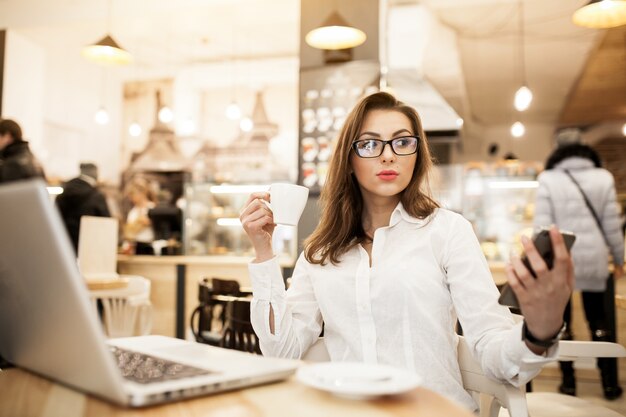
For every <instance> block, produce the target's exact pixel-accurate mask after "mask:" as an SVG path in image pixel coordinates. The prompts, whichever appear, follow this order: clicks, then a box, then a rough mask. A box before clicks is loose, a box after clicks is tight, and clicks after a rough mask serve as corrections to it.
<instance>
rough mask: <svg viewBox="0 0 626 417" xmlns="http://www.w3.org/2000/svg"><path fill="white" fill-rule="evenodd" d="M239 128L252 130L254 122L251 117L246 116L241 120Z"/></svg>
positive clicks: (246, 130)
mask: <svg viewBox="0 0 626 417" xmlns="http://www.w3.org/2000/svg"><path fill="white" fill-rule="evenodd" d="M239 128H240V129H241V130H242V131H244V132H250V131H252V129H253V128H254V122H253V121H252V119H251V118H249V117H244V118H243V119H241V121H240V122H239Z"/></svg>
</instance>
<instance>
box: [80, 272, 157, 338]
mask: <svg viewBox="0 0 626 417" xmlns="http://www.w3.org/2000/svg"><path fill="white" fill-rule="evenodd" d="M120 279H121V280H123V281H126V282H127V285H125V286H123V287H121V288H113V289H101V290H90V291H89V296H90V299H91V302H92V305H93V307H94V309H95V310H96V311H97V310H98V301H99V302H101V303H102V308H103V314H102V321H103V325H104V331H105V333H106V334H107V336H108V337H110V338H114V337H128V336H142V335H146V334H149V333H150V330H151V328H152V304H151V303H150V280H148V279H146V278H144V277H140V276H136V275H125V276H122V277H120Z"/></svg>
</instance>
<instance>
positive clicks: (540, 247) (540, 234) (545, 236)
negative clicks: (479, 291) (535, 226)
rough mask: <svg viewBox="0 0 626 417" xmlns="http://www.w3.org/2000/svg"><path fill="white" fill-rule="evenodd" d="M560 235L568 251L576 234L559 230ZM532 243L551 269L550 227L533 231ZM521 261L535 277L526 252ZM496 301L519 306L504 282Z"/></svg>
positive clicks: (552, 264)
mask: <svg viewBox="0 0 626 417" xmlns="http://www.w3.org/2000/svg"><path fill="white" fill-rule="evenodd" d="M561 236H562V237H563V241H564V242H565V247H566V248H567V250H568V251H569V250H570V249H571V247H572V245H573V244H574V241H575V240H576V235H574V234H573V233H571V232H565V231H562V230H561ZM533 243H534V244H535V247H536V248H537V252H539V255H541V257H542V258H543V260H544V262H545V263H546V266H547V267H548V269H552V267H553V266H554V252H553V251H552V240H550V229H548V228H542V229H539V231H537V233H535V235H534V236H533ZM522 263H523V264H524V266H525V267H526V268H527V269H528V271H530V274H531V275H532V276H533V277H536V275H535V272H534V271H533V268H532V267H531V266H530V261H529V260H528V258H527V257H526V254H524V255H523V256H522ZM498 302H499V303H500V304H502V305H505V306H508V307H514V308H519V302H518V301H517V296H516V295H515V293H514V292H513V290H512V289H511V287H510V286H509V284H505V285H504V287H503V288H502V292H501V293H500V298H499V299H498Z"/></svg>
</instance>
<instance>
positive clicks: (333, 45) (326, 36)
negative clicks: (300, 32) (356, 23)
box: [304, 10, 367, 51]
mask: <svg viewBox="0 0 626 417" xmlns="http://www.w3.org/2000/svg"><path fill="white" fill-rule="evenodd" d="M366 39H367V36H366V35H365V32H363V31H362V30H360V29H357V28H355V27H352V26H350V25H349V24H348V22H346V20H345V19H344V18H343V17H342V16H341V15H340V14H339V12H338V11H336V10H334V11H332V12H331V14H330V16H328V18H326V20H325V21H324V23H322V25H321V26H320V27H318V28H315V29H313V30H312V31H310V32H309V33H307V35H306V37H305V38H304V40H305V41H306V43H307V44H309V45H310V46H312V47H313V48H317V49H326V50H331V51H335V50H339V49H349V48H354V47H356V46H359V45H361V44H362V43H363V42H365V40H366Z"/></svg>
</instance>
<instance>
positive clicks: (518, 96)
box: [513, 0, 533, 111]
mask: <svg viewBox="0 0 626 417" xmlns="http://www.w3.org/2000/svg"><path fill="white" fill-rule="evenodd" d="M518 7H519V13H518V15H519V33H520V35H519V39H520V45H519V49H520V68H521V71H522V86H521V87H520V88H519V89H518V90H517V92H515V99H514V100H513V105H514V106H515V109H516V110H517V111H525V110H527V109H528V108H529V107H530V103H531V102H532V101H533V92H532V91H530V88H528V83H527V82H526V54H525V51H524V5H523V0H520V1H519V6H518Z"/></svg>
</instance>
